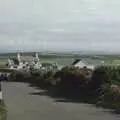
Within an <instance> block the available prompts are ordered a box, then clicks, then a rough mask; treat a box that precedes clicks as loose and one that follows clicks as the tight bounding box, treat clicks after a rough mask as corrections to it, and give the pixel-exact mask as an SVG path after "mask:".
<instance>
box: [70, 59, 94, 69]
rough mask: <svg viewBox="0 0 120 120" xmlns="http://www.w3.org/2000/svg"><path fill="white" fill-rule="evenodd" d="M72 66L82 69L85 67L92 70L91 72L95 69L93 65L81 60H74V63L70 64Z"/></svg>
mask: <svg viewBox="0 0 120 120" xmlns="http://www.w3.org/2000/svg"><path fill="white" fill-rule="evenodd" d="M72 65H73V66H74V67H78V68H84V67H86V68H88V69H92V70H93V69H94V68H95V66H94V65H91V64H88V63H87V62H86V61H84V60H81V59H77V60H75V61H74V62H73V63H72Z"/></svg>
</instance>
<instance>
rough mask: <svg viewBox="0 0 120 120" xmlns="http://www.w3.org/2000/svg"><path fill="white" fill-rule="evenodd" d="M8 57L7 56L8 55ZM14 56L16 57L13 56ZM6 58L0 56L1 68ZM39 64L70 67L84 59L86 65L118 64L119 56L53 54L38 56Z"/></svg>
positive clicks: (119, 62) (119, 61)
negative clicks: (50, 63) (77, 60)
mask: <svg viewBox="0 0 120 120" xmlns="http://www.w3.org/2000/svg"><path fill="white" fill-rule="evenodd" d="M8 56H9V55H8ZM14 56H16V55H14ZM7 58H8V57H6V56H0V66H1V67H3V66H5V65H6V64H7ZM39 58H40V61H41V62H57V64H58V65H63V66H66V65H70V64H71V63H72V62H73V61H74V60H75V59H84V60H85V61H87V63H88V64H93V65H98V64H101V61H104V62H105V64H112V65H116V64H120V56H117V55H98V56H96V55H95V56H93V55H72V54H71V55H70V54H69V55H67V54H55V55H43V54H42V55H40V56H39Z"/></svg>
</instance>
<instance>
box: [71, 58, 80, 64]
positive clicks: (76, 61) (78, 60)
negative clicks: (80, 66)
mask: <svg viewBox="0 0 120 120" xmlns="http://www.w3.org/2000/svg"><path fill="white" fill-rule="evenodd" d="M80 61H81V59H76V60H75V61H74V62H73V63H72V65H75V64H77V63H78V62H80Z"/></svg>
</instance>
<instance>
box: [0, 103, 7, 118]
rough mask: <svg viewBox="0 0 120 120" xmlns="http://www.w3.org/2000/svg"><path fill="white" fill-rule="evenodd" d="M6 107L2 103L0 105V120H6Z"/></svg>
mask: <svg viewBox="0 0 120 120" xmlns="http://www.w3.org/2000/svg"><path fill="white" fill-rule="evenodd" d="M6 113H7V112H6V106H5V104H4V102H3V101H2V103H1V104H0V120H6V117H7V115H6Z"/></svg>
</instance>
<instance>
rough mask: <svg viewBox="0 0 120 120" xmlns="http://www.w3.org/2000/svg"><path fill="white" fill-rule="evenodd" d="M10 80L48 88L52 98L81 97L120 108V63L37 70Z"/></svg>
mask: <svg viewBox="0 0 120 120" xmlns="http://www.w3.org/2000/svg"><path fill="white" fill-rule="evenodd" d="M10 80H13V81H18V82H28V83H30V84H31V86H36V87H38V88H42V89H45V90H46V91H47V94H48V95H49V96H51V97H54V98H55V97H62V98H65V99H71V100H79V101H80V102H86V103H92V104H96V105H98V106H102V107H104V108H111V109H114V110H117V111H119V110H120V66H113V65H112V66H99V67H97V68H96V69H95V70H94V71H92V70H90V69H87V68H82V69H79V68H74V67H65V68H63V69H62V70H60V71H58V72H56V73H53V72H47V73H44V74H43V73H41V72H39V73H34V74H32V76H31V77H25V76H23V75H22V74H15V73H13V74H11V76H10Z"/></svg>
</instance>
